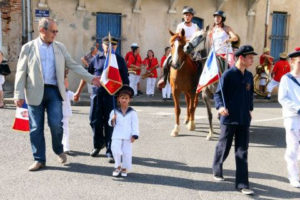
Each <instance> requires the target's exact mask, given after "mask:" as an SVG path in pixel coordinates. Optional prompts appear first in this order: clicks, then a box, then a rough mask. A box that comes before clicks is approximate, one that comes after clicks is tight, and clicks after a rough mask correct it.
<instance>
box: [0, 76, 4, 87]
mask: <svg viewBox="0 0 300 200" xmlns="http://www.w3.org/2000/svg"><path fill="white" fill-rule="evenodd" d="M4 82H5V79H4V76H3V75H1V74H0V91H2V90H3V87H2V85H3V84H4Z"/></svg>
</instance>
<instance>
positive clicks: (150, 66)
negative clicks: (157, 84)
mask: <svg viewBox="0 0 300 200" xmlns="http://www.w3.org/2000/svg"><path fill="white" fill-rule="evenodd" d="M143 64H144V65H146V66H147V68H146V70H150V69H153V67H154V66H157V65H158V61H157V58H152V59H149V58H145V60H144V61H143ZM157 67H158V66H157ZM151 72H152V74H153V75H152V76H149V78H157V70H156V68H154V69H153V70H152V71H151Z"/></svg>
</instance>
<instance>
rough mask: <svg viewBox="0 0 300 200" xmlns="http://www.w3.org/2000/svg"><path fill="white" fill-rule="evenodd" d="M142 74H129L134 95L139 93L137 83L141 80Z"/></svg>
mask: <svg viewBox="0 0 300 200" xmlns="http://www.w3.org/2000/svg"><path fill="white" fill-rule="evenodd" d="M140 77H141V76H140V75H135V74H129V86H130V87H131V88H132V89H133V91H134V95H137V90H138V88H137V84H138V83H139V82H140Z"/></svg>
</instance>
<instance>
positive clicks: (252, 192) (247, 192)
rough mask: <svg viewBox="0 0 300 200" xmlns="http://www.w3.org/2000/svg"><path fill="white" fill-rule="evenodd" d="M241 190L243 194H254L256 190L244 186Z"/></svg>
mask: <svg viewBox="0 0 300 200" xmlns="http://www.w3.org/2000/svg"><path fill="white" fill-rule="evenodd" d="M240 192H241V193H242V194H245V195H252V194H254V191H253V190H250V189H248V188H242V189H240Z"/></svg>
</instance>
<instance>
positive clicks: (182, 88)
mask: <svg viewBox="0 0 300 200" xmlns="http://www.w3.org/2000/svg"><path fill="white" fill-rule="evenodd" d="M169 32H170V34H171V39H170V44H171V55H172V61H171V69H170V84H171V87H172V95H173V100H174V107H175V115H176V124H175V127H174V129H173V130H172V132H171V136H174V137H175V136H177V135H178V134H179V115H180V105H179V98H180V94H181V93H182V92H183V93H184V95H185V101H186V105H187V116H186V123H187V127H188V129H189V130H195V122H194V117H195V110H196V107H197V104H198V95H197V94H196V86H197V83H198V78H197V66H196V64H195V63H194V62H193V60H192V58H191V57H190V55H189V54H186V53H184V51H183V47H184V45H185V44H186V40H185V31H184V29H182V30H181V32H180V33H173V32H172V31H169Z"/></svg>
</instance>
